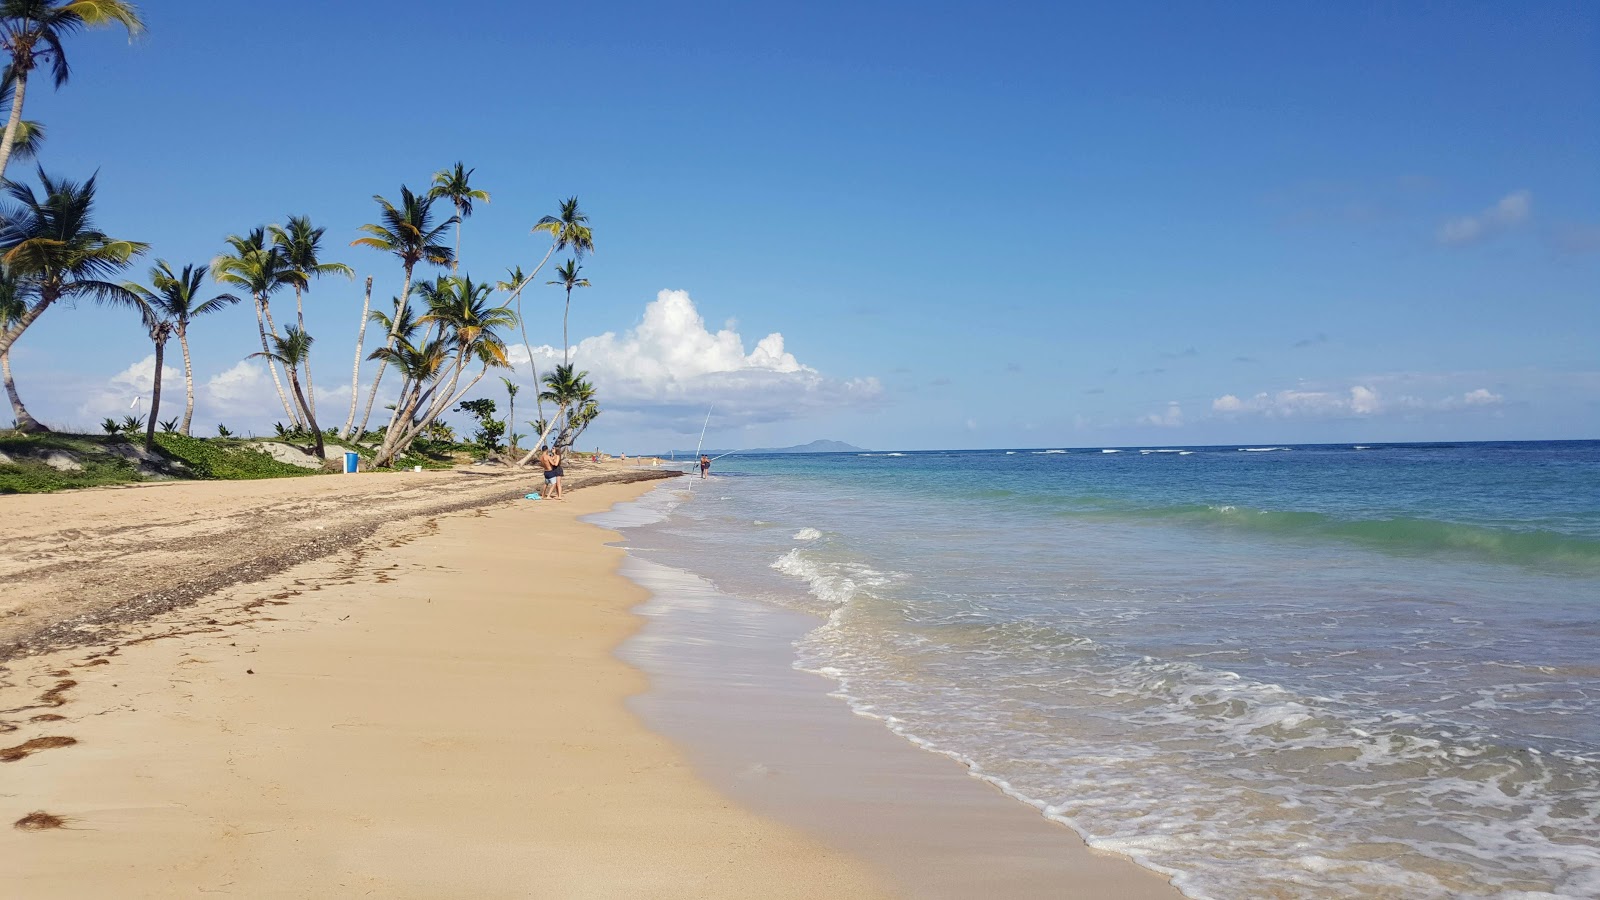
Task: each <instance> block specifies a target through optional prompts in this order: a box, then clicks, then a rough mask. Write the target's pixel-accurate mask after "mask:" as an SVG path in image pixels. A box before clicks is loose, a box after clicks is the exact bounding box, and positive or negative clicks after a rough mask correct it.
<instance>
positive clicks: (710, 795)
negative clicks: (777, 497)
mask: <svg viewBox="0 0 1600 900" xmlns="http://www.w3.org/2000/svg"><path fill="white" fill-rule="evenodd" d="M645 489H646V485H643V484H625V485H602V486H595V487H589V488H583V489H581V490H576V491H574V493H573V495H572V497H571V499H569V500H567V501H565V502H563V503H552V502H548V501H547V502H527V503H511V504H502V505H498V506H495V507H493V508H491V509H475V510H469V511H459V512H454V513H448V514H442V515H438V516H434V517H431V518H427V519H423V520H417V519H413V520H411V521H410V522H409V523H408V524H407V526H406V527H405V529H404V530H405V532H406V534H405V535H403V536H391V535H389V534H385V533H383V532H382V531H380V532H379V533H378V534H377V535H375V537H374V538H373V539H369V540H367V541H366V542H364V543H363V544H361V545H360V546H359V547H357V548H353V549H351V550H350V552H346V553H334V554H332V555H328V556H324V557H322V558H319V559H315V560H311V561H307V562H299V563H297V564H293V565H291V566H290V567H288V568H285V569H283V570H282V571H280V572H278V573H276V574H273V575H271V576H270V577H268V578H266V579H264V580H260V579H258V580H255V581H250V582H240V583H238V584H235V585H234V586H232V587H230V588H228V589H226V590H223V591H221V592H219V593H214V594H211V595H209V596H207V597H204V598H201V599H199V600H198V601H197V602H195V603H193V604H192V605H190V606H187V607H182V608H177V609H171V610H167V611H165V612H162V613H159V614H157V615H155V616H153V617H151V618H149V619H147V620H145V621H142V622H136V623H123V624H121V625H119V626H118V628H119V632H120V633H119V634H118V635H117V636H116V639H115V642H114V643H111V644H110V645H109V646H107V645H106V644H104V643H101V644H100V645H98V646H79V647H76V648H58V649H54V650H51V651H48V652H43V653H38V654H35V655H32V656H27V657H19V658H16V659H13V660H11V661H10V663H9V664H8V666H7V668H6V670H5V672H4V682H3V683H0V709H3V710H4V713H3V714H0V718H3V719H4V722H5V724H4V726H0V727H3V728H4V729H5V731H4V733H3V734H0V744H3V745H4V746H3V747H0V759H4V760H6V761H4V762H0V805H3V806H4V810H3V812H4V816H5V819H6V821H7V822H15V823H17V825H16V826H15V827H12V828H5V829H0V880H3V881H4V882H5V883H11V884H19V885H25V886H26V887H27V893H28V895H29V896H35V897H58V896H59V897H67V896H84V895H95V894H98V893H104V892H106V891H107V890H115V892H116V893H118V894H119V895H120V896H170V895H171V894H172V893H174V892H184V891H197V890H206V891H228V892H232V893H235V894H242V895H248V896H327V895H351V894H363V893H366V892H368V891H371V892H375V893H377V894H379V895H383V896H391V897H439V896H462V895H471V896H484V897H512V896H527V895H529V894H530V893H531V894H535V895H544V896H561V897H582V896H616V895H619V894H622V893H631V894H639V895H648V896H663V897H670V896H678V897H743V896H750V895H752V894H760V895H762V896H792V897H813V896H851V897H878V896H887V895H888V893H887V892H886V891H885V889H884V888H883V886H882V884H881V883H880V881H879V879H878V877H877V876H876V874H875V873H873V872H872V871H871V870H870V869H869V867H867V866H866V865H864V864H862V863H860V862H858V861H857V860H855V859H854V858H852V857H850V856H849V855H848V854H846V853H841V852H840V851H838V850H836V849H831V848H829V847H826V846H824V845H823V844H822V843H820V842H818V841H816V840H815V839H813V838H811V837H809V836H807V835H805V834H802V833H801V832H799V831H798V830H796V829H793V828H791V827H789V826H786V825H783V824H780V823H777V822H773V821H771V820H769V819H766V818H764V817H761V816H759V815H757V814H755V813H752V812H749V811H746V810H745V809H744V808H742V807H739V806H737V805H734V804H732V803H730V802H729V801H728V800H727V799H726V798H725V797H724V796H723V795H721V794H720V793H719V792H717V791H716V790H714V789H713V788H712V787H710V786H708V785H707V784H705V783H704V782H703V781H701V780H700V779H699V778H698V777H696V776H695V775H693V774H692V773H691V771H690V769H689V767H688V764H687V763H686V761H685V760H684V759H683V757H682V756H681V753H680V751H679V750H678V748H677V747H676V746H675V745H673V744H672V743H671V742H669V741H668V740H666V739H665V738H662V737H660V736H659V735H657V734H655V733H653V732H651V731H649V730H647V729H646V728H645V727H644V726H643V724H642V723H640V722H639V721H638V719H637V718H636V717H635V716H634V715H633V714H632V713H630V712H629V711H628V710H627V709H626V707H625V705H624V701H625V698H626V697H628V696H630V695H632V694H636V693H638V692H640V691H642V690H644V689H645V688H646V686H647V685H646V682H645V679H644V676H643V675H642V674H640V673H638V672H637V671H636V670H634V669H632V668H631V667H629V666H627V665H625V664H624V663H623V662H621V661H620V660H618V659H617V658H616V657H615V655H614V653H613V651H614V649H615V647H616V645H617V644H619V643H620V642H621V641H623V640H625V639H626V638H627V637H628V636H629V635H631V634H633V633H634V632H635V631H636V629H637V627H638V622H639V620H638V618H637V617H636V616H635V615H634V614H633V613H632V612H631V610H632V609H633V607H635V606H636V605H637V604H638V603H639V602H640V601H642V600H643V599H644V596H643V593H642V592H641V591H640V590H639V589H638V588H637V587H635V586H634V585H632V584H631V583H630V582H628V581H627V580H626V579H624V578H622V577H621V576H620V575H618V574H617V573H616V568H617V566H618V565H619V563H620V561H621V558H622V551H621V550H619V549H616V548H614V547H608V546H605V544H606V542H607V541H609V540H614V539H616V537H617V535H615V534H614V533H611V532H606V531H603V530H602V529H599V528H597V527H595V526H590V525H585V524H580V523H577V522H576V521H575V520H576V519H577V517H578V516H580V515H585V514H588V513H592V512H598V511H600V510H602V509H606V508H609V507H610V506H612V505H613V504H614V503H616V502H617V501H620V500H624V499H628V498H630V497H634V496H637V495H639V494H641V493H643V492H644V490H645ZM168 490H170V489H168ZM57 524H64V523H61V522H58V523H57ZM512 547H515V548H517V552H508V551H509V550H510V549H511V548H512ZM69 552H70V551H69ZM235 562H238V561H237V560H235ZM530 586H536V589H534V590H530ZM313 599H314V602H312V601H313ZM35 813H42V814H44V815H43V816H36V815H34V814H35ZM51 817H56V818H59V820H61V821H60V824H61V825H62V827H59V828H53V827H50V824H51V821H52V819H51Z"/></svg>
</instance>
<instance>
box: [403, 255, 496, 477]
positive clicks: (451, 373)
mask: <svg viewBox="0 0 1600 900" xmlns="http://www.w3.org/2000/svg"><path fill="white" fill-rule="evenodd" d="M491 291H492V289H491V288H490V287H489V285H486V284H476V283H474V282H473V281H472V279H471V278H467V277H461V278H443V279H440V282H439V284H438V286H437V289H436V290H433V291H431V292H429V293H428V294H427V297H428V302H429V310H428V313H427V314H426V315H424V316H422V317H421V318H420V319H419V320H418V322H419V323H424V324H425V325H426V326H427V328H428V329H429V331H428V333H430V334H431V332H432V329H433V328H434V327H437V328H438V329H439V333H440V337H439V339H438V340H437V341H431V342H428V343H427V346H433V345H434V344H439V345H440V346H442V348H443V349H444V352H445V355H446V357H447V358H446V360H445V361H444V362H443V363H442V365H441V366H440V367H439V368H436V369H433V370H430V371H429V372H428V373H427V375H426V380H427V382H428V383H427V384H426V386H425V385H424V382H422V381H418V380H416V378H415V376H408V379H407V383H405V384H404V385H402V387H401V392H400V393H401V397H402V402H401V403H399V404H396V409H395V417H394V420H393V421H392V422H391V423H390V425H389V428H388V430H387V432H386V433H385V435H384V442H383V445H382V447H380V448H379V450H378V455H377V458H376V460H375V464H377V465H388V464H389V463H390V462H392V461H393V459H394V457H395V456H397V455H399V454H400V453H402V452H404V450H405V449H406V448H407V447H409V446H410V445H411V442H412V441H413V440H414V439H415V438H416V436H417V435H418V434H421V433H422V432H423V431H426V430H427V428H428V426H429V425H431V424H432V423H433V421H434V420H435V419H437V418H438V417H439V416H440V415H441V414H443V413H444V412H445V411H446V410H448V409H450V408H451V407H453V406H455V404H456V403H457V402H458V401H460V399H461V398H462V397H464V396H466V393H467V392H468V391H470V390H472V388H473V387H475V386H476V385H477V384H478V382H479V381H481V380H483V377H484V376H485V375H486V374H488V371H489V369H490V368H493V367H505V366H506V365H507V362H506V346H505V341H504V340H503V339H502V338H501V337H500V335H499V333H498V331H499V329H501V328H507V327H510V326H511V325H512V324H513V323H514V322H515V321H516V315H515V314H514V313H513V312H512V311H511V310H510V309H509V308H508V307H504V306H494V305H492V304H491V303H490V301H489V294H490V293H491ZM473 360H477V361H479V362H481V363H483V367H482V369H480V370H479V372H478V374H477V375H476V376H475V377H474V378H473V379H472V381H470V382H469V383H468V384H467V385H466V386H465V387H459V388H458V385H459V384H460V381H461V376H462V374H463V373H464V371H465V369H466V367H467V365H468V363H469V362H471V361H473ZM430 398H431V402H430Z"/></svg>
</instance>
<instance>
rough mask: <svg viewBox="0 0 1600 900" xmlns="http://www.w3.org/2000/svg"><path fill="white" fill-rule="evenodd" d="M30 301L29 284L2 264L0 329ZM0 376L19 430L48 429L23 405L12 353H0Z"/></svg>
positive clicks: (20, 313)
mask: <svg viewBox="0 0 1600 900" xmlns="http://www.w3.org/2000/svg"><path fill="white" fill-rule="evenodd" d="M29 302H30V297H29V286H28V285H27V284H26V283H24V282H23V281H22V280H21V279H19V278H17V276H16V275H15V274H13V273H12V271H11V270H10V269H8V268H6V267H5V266H0V331H3V330H5V329H6V328H7V327H9V326H10V324H11V322H12V320H14V319H16V318H18V317H20V316H21V315H22V311H23V310H25V309H27V308H28V303H29ZM0 377H3V378H4V380H5V385H6V397H7V398H9V399H10V400H11V415H12V418H13V420H15V422H16V428H17V430H18V431H25V432H40V431H46V430H47V429H46V428H45V427H44V425H43V424H41V423H40V422H39V420H38V419H35V418H34V417H33V415H32V414H30V413H29V412H28V408H27V407H26V406H23V405H22V397H21V395H19V394H18V393H17V384H16V382H15V381H13V380H12V378H11V353H10V351H6V352H4V353H0Z"/></svg>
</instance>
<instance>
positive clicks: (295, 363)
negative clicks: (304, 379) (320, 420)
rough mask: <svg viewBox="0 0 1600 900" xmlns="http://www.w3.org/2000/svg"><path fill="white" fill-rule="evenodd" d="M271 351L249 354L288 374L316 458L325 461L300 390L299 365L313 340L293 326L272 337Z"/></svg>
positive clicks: (313, 418)
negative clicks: (271, 363) (303, 416)
mask: <svg viewBox="0 0 1600 900" xmlns="http://www.w3.org/2000/svg"><path fill="white" fill-rule="evenodd" d="M271 337H272V349H270V350H263V351H261V352H260V353H252V354H250V355H251V356H252V357H254V356H263V357H266V358H267V360H268V361H269V362H277V363H278V364H279V365H281V366H283V370H284V371H285V372H288V373H289V387H291V388H293V389H294V399H295V402H296V403H298V404H299V405H300V410H301V412H303V413H305V420H306V424H307V427H308V428H310V429H311V436H312V437H313V438H315V439H316V442H317V458H318V459H327V458H328V452H327V449H326V448H325V447H324V446H323V444H322V429H320V428H318V427H317V417H316V416H315V415H313V414H312V412H311V407H310V406H309V405H307V403H306V395H305V392H304V391H302V390H301V389H300V375H299V369H300V365H301V364H302V363H304V362H305V360H306V357H307V356H310V355H311V344H312V341H313V338H312V337H311V335H309V334H306V333H305V332H304V331H301V330H300V329H299V328H297V327H296V326H294V325H290V326H289V327H288V328H286V329H284V335H283V337H279V336H277V335H275V334H274V335H272V336H271Z"/></svg>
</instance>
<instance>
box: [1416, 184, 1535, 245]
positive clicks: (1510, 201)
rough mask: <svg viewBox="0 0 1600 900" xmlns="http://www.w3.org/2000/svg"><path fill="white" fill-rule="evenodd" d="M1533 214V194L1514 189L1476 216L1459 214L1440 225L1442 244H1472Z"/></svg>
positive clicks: (1523, 220)
mask: <svg viewBox="0 0 1600 900" xmlns="http://www.w3.org/2000/svg"><path fill="white" fill-rule="evenodd" d="M1531 215H1533V194H1532V193H1531V192H1529V191H1513V192H1512V193H1509V194H1507V195H1505V196H1504V197H1501V198H1500V200H1499V201H1498V202H1496V203H1495V204H1494V205H1493V206H1490V207H1489V208H1488V209H1485V210H1483V211H1482V212H1480V213H1478V214H1477V215H1472V216H1460V217H1458V218H1454V219H1450V220H1449V221H1447V222H1445V223H1444V224H1443V225H1440V226H1439V243H1441V244H1448V245H1461V244H1470V243H1473V242H1474V241H1479V240H1482V239H1483V238H1486V237H1489V236H1491V235H1493V234H1497V233H1499V232H1501V231H1504V230H1506V229H1508V228H1513V227H1515V226H1517V225H1520V224H1522V223H1523V222H1526V221H1527V220H1528V218H1529V217H1530V216H1531Z"/></svg>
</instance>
